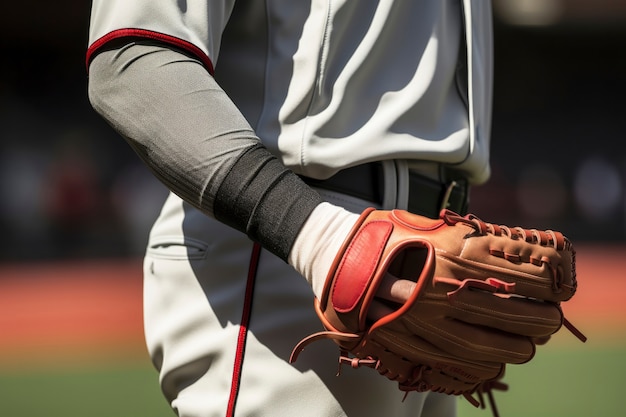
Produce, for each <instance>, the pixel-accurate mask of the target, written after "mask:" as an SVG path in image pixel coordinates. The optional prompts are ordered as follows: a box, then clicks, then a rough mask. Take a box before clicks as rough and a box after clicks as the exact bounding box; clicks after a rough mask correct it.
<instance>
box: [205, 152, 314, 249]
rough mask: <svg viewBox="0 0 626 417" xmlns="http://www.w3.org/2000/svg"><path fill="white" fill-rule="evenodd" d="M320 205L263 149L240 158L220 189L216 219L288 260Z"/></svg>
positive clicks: (297, 179) (312, 194) (311, 194)
mask: <svg viewBox="0 0 626 417" xmlns="http://www.w3.org/2000/svg"><path fill="white" fill-rule="evenodd" d="M321 202H322V200H321V198H320V196H319V195H318V194H317V193H316V192H314V191H313V190H311V189H310V188H309V187H308V186H307V185H306V184H304V183H303V182H302V180H301V179H300V178H299V177H298V176H296V175H295V174H294V173H293V172H291V171H290V170H288V169H286V168H285V167H284V166H283V165H282V164H281V163H280V162H279V161H278V160H277V159H276V158H275V157H273V156H272V155H271V154H270V153H269V152H268V151H267V150H266V149H265V148H263V147H262V146H261V145H256V146H254V147H252V148H250V149H249V150H248V151H246V152H245V153H243V155H241V157H240V158H239V159H238V160H237V162H235V164H233V166H232V169H231V171H230V172H229V173H228V175H227V176H226V178H225V179H224V181H222V185H221V187H220V188H219V191H218V193H217V196H216V198H215V203H214V208H213V210H214V213H215V218H216V219H218V220H220V221H222V222H224V223H226V224H229V225H231V226H233V227H235V228H237V229H239V230H244V231H245V232H246V233H247V234H248V236H250V238H251V239H253V240H256V241H258V242H259V243H261V245H262V246H263V247H265V248H266V249H268V250H269V251H271V252H273V253H274V254H276V255H277V256H279V257H281V258H282V259H284V260H286V259H287V256H288V255H289V251H290V250H291V246H292V245H293V242H294V241H295V239H296V237H297V235H298V232H299V230H300V228H301V227H302V224H304V222H305V221H306V219H307V217H308V216H309V214H310V213H311V212H312V211H313V209H314V208H315V207H316V206H317V205H318V204H320V203H321Z"/></svg>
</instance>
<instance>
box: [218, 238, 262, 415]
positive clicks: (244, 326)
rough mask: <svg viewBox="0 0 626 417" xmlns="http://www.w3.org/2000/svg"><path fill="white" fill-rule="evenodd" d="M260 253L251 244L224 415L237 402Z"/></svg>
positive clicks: (228, 413) (231, 409)
mask: <svg viewBox="0 0 626 417" xmlns="http://www.w3.org/2000/svg"><path fill="white" fill-rule="evenodd" d="M260 255H261V245H259V244H258V243H255V244H254V246H252V254H251V255H250V265H249V267H248V282H247V283H246V295H245V299H244V304H243V312H242V314H241V326H240V327H239V336H238V338H237V351H236V354H235V363H234V366H233V379H232V382H231V384H230V397H229V399H228V409H227V410H226V417H232V416H234V415H235V403H236V402H237V396H238V394H239V385H240V382H241V369H242V368H243V359H244V355H245V349H246V340H247V338H248V326H249V324H250V315H251V312H252V297H253V295H254V283H255V281H256V273H257V269H258V266H259V257H260Z"/></svg>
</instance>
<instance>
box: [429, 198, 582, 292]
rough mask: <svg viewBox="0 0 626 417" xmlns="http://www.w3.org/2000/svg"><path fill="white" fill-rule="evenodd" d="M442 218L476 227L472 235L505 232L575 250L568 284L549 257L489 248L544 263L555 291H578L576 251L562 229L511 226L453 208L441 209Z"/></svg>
mask: <svg viewBox="0 0 626 417" xmlns="http://www.w3.org/2000/svg"><path fill="white" fill-rule="evenodd" d="M440 217H441V219H442V220H443V221H444V222H446V224H448V225H450V226H454V225H455V224H457V223H462V224H466V225H468V226H470V227H472V228H473V229H474V231H475V232H474V233H470V234H468V235H467V236H466V237H472V236H475V235H486V234H492V235H494V236H504V237H508V238H509V239H513V240H516V239H523V240H525V241H526V242H528V243H532V244H537V245H541V246H552V247H553V248H554V249H556V250H557V251H571V252H572V268H571V270H572V272H573V274H574V275H573V277H572V284H571V285H570V284H565V283H563V282H562V276H561V271H560V270H559V269H558V268H557V267H556V266H555V265H553V264H552V263H551V262H550V259H549V258H547V257H545V256H544V257H541V258H536V257H532V256H530V255H527V256H522V255H520V254H513V253H506V252H503V251H501V250H497V249H490V251H489V253H490V254H491V255H493V256H498V257H500V258H504V259H506V260H508V261H510V262H525V263H531V264H533V265H536V266H543V265H545V266H546V267H547V268H548V269H549V270H550V272H551V275H552V289H553V290H554V291H555V292H561V291H563V290H564V289H567V290H568V291H576V287H577V280H576V268H575V267H574V265H575V263H576V251H575V250H574V248H573V246H572V243H571V241H570V240H569V239H568V238H566V237H565V236H563V234H562V233H560V232H555V231H553V230H545V231H544V230H537V229H524V228H522V227H519V226H517V227H508V226H502V225H496V224H492V223H487V222H485V221H483V220H481V219H480V218H478V217H477V216H476V215H474V214H468V215H466V216H461V215H459V214H457V213H455V212H453V211H450V210H442V211H441V213H440Z"/></svg>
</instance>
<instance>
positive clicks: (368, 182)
mask: <svg viewBox="0 0 626 417" xmlns="http://www.w3.org/2000/svg"><path fill="white" fill-rule="evenodd" d="M302 179H303V180H304V181H305V182H306V183H307V184H309V185H310V186H312V187H318V188H321V189H324V190H330V191H336V192H339V193H342V194H347V195H350V196H353V197H357V198H360V199H362V200H366V201H371V202H373V203H376V204H378V205H381V204H382V203H383V196H384V195H385V192H384V191H385V190H384V184H385V181H384V174H383V168H382V165H381V164H380V163H370V164H363V165H358V166H355V167H352V168H346V169H344V170H342V171H339V172H338V173H337V174H335V175H333V176H332V177H330V178H328V179H326V180H316V179H312V178H308V177H303V178H302ZM468 197H469V190H468V185H467V181H466V180H465V179H464V178H460V177H459V178H454V177H453V176H450V178H446V182H440V181H437V180H434V179H432V178H429V177H426V176H424V175H420V174H418V173H416V172H414V171H409V204H408V211H410V212H411V213H415V214H420V215H422V216H427V217H431V218H438V217H439V212H440V211H441V209H442V208H447V209H449V210H452V211H454V212H456V213H458V214H463V215H464V214H466V213H467V209H468V207H467V205H468Z"/></svg>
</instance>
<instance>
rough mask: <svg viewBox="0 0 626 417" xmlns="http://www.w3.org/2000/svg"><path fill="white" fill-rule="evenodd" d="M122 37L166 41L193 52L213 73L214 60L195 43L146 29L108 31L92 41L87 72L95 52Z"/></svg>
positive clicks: (88, 52)
mask: <svg viewBox="0 0 626 417" xmlns="http://www.w3.org/2000/svg"><path fill="white" fill-rule="evenodd" d="M121 38H144V39H153V40H157V41H161V42H164V43H166V44H169V45H173V46H176V47H178V48H180V49H182V50H184V51H186V52H189V53H191V54H192V55H194V56H195V57H197V58H198V59H199V60H200V61H201V62H202V64H203V65H204V67H205V68H206V69H207V70H208V71H209V73H210V74H211V75H213V71H214V68H213V62H211V58H209V56H208V55H207V54H206V53H204V51H202V49H200V48H198V47H197V46H196V45H194V44H193V43H191V42H189V41H186V40H183V39H180V38H177V37H175V36H171V35H166V34H164V33H159V32H154V31H151V30H146V29H118V30H114V31H112V32H109V33H107V34H106V35H104V36H103V37H101V38H99V39H98V40H96V41H95V42H94V43H92V44H91V45H90V46H89V48H88V49H87V56H86V59H85V64H86V66H87V72H89V63H90V62H91V59H92V58H93V57H94V56H95V54H96V53H97V52H98V51H99V50H100V48H102V47H103V46H104V45H105V44H107V43H109V42H111V41H112V40H115V39H121Z"/></svg>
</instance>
